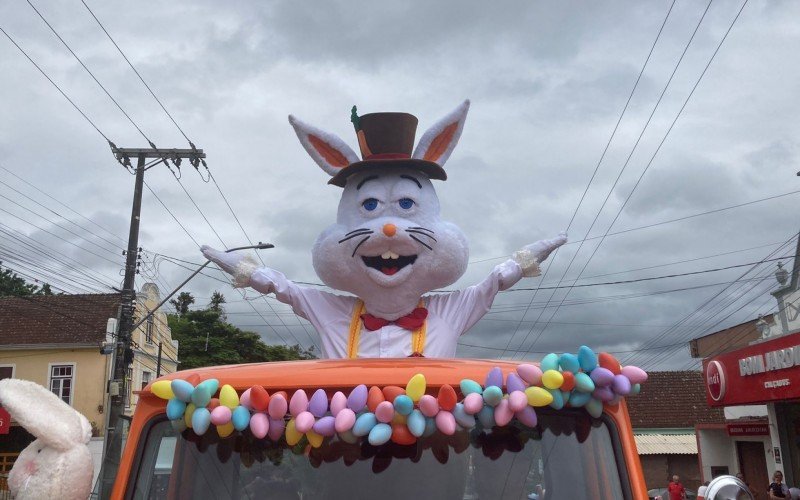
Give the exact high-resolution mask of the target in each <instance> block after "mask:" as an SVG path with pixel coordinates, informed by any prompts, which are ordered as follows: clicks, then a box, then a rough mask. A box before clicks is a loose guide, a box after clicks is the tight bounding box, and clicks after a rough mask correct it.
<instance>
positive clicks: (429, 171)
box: [328, 158, 447, 188]
mask: <svg viewBox="0 0 800 500" xmlns="http://www.w3.org/2000/svg"><path fill="white" fill-rule="evenodd" d="M376 167H399V168H409V169H412V170H416V171H418V172H422V173H424V174H425V175H427V176H428V178H430V179H436V180H440V181H444V180H447V173H446V172H445V171H444V169H443V168H442V167H441V166H440V165H439V164H438V163H434V162H432V161H428V160H416V159H412V158H408V159H401V160H363V161H357V162H355V163H351V164H350V165H348V166H346V167H344V168H343V169H341V170H340V171H339V172H337V173H336V175H334V176H333V177H331V180H329V181H328V184H333V185H334V186H339V187H341V188H343V187H344V186H345V185H346V184H347V178H348V177H350V176H351V175H353V174H357V173H359V172H363V171H365V170H369V169H371V168H376Z"/></svg>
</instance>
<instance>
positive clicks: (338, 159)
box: [289, 115, 360, 176]
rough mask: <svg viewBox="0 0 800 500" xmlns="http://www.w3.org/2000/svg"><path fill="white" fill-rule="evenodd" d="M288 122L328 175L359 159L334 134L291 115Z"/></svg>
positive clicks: (301, 142)
mask: <svg viewBox="0 0 800 500" xmlns="http://www.w3.org/2000/svg"><path fill="white" fill-rule="evenodd" d="M289 123H291V124H292V127H294V131H295V132H296V133H297V137H298V138H299V139H300V144H302V145H303V147H304V148H305V149H306V151H308V154H309V155H311V158H313V159H314V161H315V162H317V165H319V166H320V167H322V170H324V171H325V172H327V173H328V175H330V176H334V175H336V174H337V173H338V172H339V170H341V169H343V168H344V167H346V166H348V165H350V164H351V163H355V162H357V161H359V160H360V158H359V157H358V155H356V153H355V152H354V151H353V150H352V149H350V146H348V145H347V144H345V142H344V141H343V140H341V139H339V138H338V137H336V136H335V135H334V134H330V133H328V132H325V131H323V130H320V129H318V128H316V127H313V126H311V125H309V124H307V123H304V122H302V121H300V120H298V119H297V118H295V117H294V116H292V115H289Z"/></svg>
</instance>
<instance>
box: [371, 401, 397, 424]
mask: <svg viewBox="0 0 800 500" xmlns="http://www.w3.org/2000/svg"><path fill="white" fill-rule="evenodd" d="M375 418H377V419H378V422H383V423H384V424H388V423H389V422H391V421H392V418H394V405H393V404H392V403H390V402H388V401H381V402H380V403H378V406H377V407H376V408H375Z"/></svg>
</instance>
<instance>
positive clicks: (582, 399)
mask: <svg viewBox="0 0 800 500" xmlns="http://www.w3.org/2000/svg"><path fill="white" fill-rule="evenodd" d="M591 400H592V395H591V394H590V393H588V392H573V393H572V396H570V397H569V404H570V406H574V407H575V408H580V407H581V406H584V405H585V404H586V403H588V402H589V401H591Z"/></svg>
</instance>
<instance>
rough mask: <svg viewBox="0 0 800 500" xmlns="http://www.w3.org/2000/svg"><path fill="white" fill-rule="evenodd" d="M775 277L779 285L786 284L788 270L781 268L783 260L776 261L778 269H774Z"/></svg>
mask: <svg viewBox="0 0 800 500" xmlns="http://www.w3.org/2000/svg"><path fill="white" fill-rule="evenodd" d="M775 279H776V280H778V283H780V285H781V286H784V285H786V282H787V281H789V271H787V270H786V269H784V268H783V262H778V270H777V271H775Z"/></svg>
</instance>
